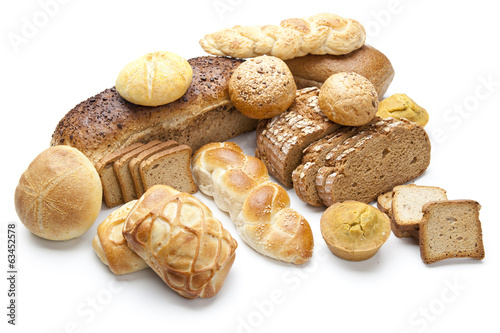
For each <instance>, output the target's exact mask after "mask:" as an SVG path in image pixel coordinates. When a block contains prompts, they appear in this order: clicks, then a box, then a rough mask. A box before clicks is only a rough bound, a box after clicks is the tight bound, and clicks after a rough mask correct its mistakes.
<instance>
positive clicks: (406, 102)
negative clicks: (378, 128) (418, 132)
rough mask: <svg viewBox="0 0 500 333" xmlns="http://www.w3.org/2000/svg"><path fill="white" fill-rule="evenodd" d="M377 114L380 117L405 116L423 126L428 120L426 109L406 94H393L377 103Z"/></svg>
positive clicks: (399, 117)
mask: <svg viewBox="0 0 500 333" xmlns="http://www.w3.org/2000/svg"><path fill="white" fill-rule="evenodd" d="M377 116H379V117H381V118H388V117H393V118H396V119H401V118H405V119H408V120H411V121H413V122H415V123H417V124H419V125H420V126H422V127H424V126H425V125H427V123H428V122H429V114H428V113H427V111H426V110H425V109H424V108H423V107H421V106H420V105H418V104H417V103H415V102H414V101H413V100H412V99H411V98H410V97H408V95H406V94H394V95H392V96H390V97H387V98H386V99H384V100H382V101H381V102H380V104H379V105H378V111H377Z"/></svg>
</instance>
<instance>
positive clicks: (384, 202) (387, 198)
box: [377, 191, 392, 218]
mask: <svg viewBox="0 0 500 333" xmlns="http://www.w3.org/2000/svg"><path fill="white" fill-rule="evenodd" d="M377 208H378V209H379V210H380V211H381V212H382V213H385V214H387V216H389V217H390V218H392V191H389V192H385V193H384V194H381V195H379V196H378V197H377Z"/></svg>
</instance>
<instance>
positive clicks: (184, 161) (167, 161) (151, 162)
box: [139, 145, 198, 194]
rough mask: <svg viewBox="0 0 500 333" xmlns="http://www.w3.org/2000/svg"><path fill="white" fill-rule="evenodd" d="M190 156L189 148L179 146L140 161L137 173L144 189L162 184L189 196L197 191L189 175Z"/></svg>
mask: <svg viewBox="0 0 500 333" xmlns="http://www.w3.org/2000/svg"><path fill="white" fill-rule="evenodd" d="M191 155H192V151H191V148H190V147H189V146H186V145H180V146H177V147H173V148H170V149H167V150H163V151H160V152H158V153H156V154H154V155H152V156H150V157H148V158H147V159H146V160H144V161H142V162H141V164H140V165H139V171H140V174H141V179H142V182H143V184H144V189H145V190H147V189H148V188H150V187H152V186H154V185H158V184H162V185H168V186H171V187H173V188H174V189H176V190H177V191H180V192H186V193H189V194H192V193H195V192H196V191H198V186H196V183H195V182H194V179H193V175H192V173H191Z"/></svg>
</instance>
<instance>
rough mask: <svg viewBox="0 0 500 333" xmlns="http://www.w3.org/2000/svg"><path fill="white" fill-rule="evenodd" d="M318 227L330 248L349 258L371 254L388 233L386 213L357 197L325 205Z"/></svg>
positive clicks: (389, 231) (359, 259)
mask: <svg viewBox="0 0 500 333" xmlns="http://www.w3.org/2000/svg"><path fill="white" fill-rule="evenodd" d="M320 228H321V234H322V235H323V239H324V240H325V242H326V244H327V245H328V248H329V249H330V251H332V253H333V254H335V255H336V256H337V257H339V258H342V259H346V260H350V261H361V260H366V259H369V258H371V257H373V256H374V255H375V253H377V251H378V250H379V249H380V247H381V246H382V245H383V244H384V243H385V242H386V241H387V239H388V238H389V236H390V235H391V221H390V219H389V217H388V216H387V215H386V214H384V213H382V212H381V211H379V210H378V209H376V208H375V207H372V206H370V205H368V204H365V203H362V202H359V201H344V202H342V203H336V204H333V205H332V206H330V207H328V209H327V210H326V211H325V212H324V213H323V215H322V216H321V220H320Z"/></svg>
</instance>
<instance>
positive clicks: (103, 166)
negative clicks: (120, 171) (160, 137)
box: [95, 142, 143, 208]
mask: <svg viewBox="0 0 500 333" xmlns="http://www.w3.org/2000/svg"><path fill="white" fill-rule="evenodd" d="M142 145H143V143H140V142H137V143H133V144H131V145H129V146H126V147H124V148H121V149H118V150H116V151H114V152H112V153H109V154H107V155H105V156H104V157H103V158H101V159H100V160H99V162H97V163H96V165H95V168H96V170H97V173H98V174H99V177H100V178H101V183H102V193H103V196H104V203H105V204H106V206H108V207H109V208H111V207H115V206H118V205H120V204H122V203H124V201H123V194H122V190H121V187H120V184H119V182H118V178H117V176H116V173H115V170H114V168H113V164H114V163H115V161H117V160H118V159H120V158H121V157H122V156H123V155H125V154H127V153H128V152H130V151H132V150H134V149H136V148H138V147H140V146H142Z"/></svg>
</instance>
